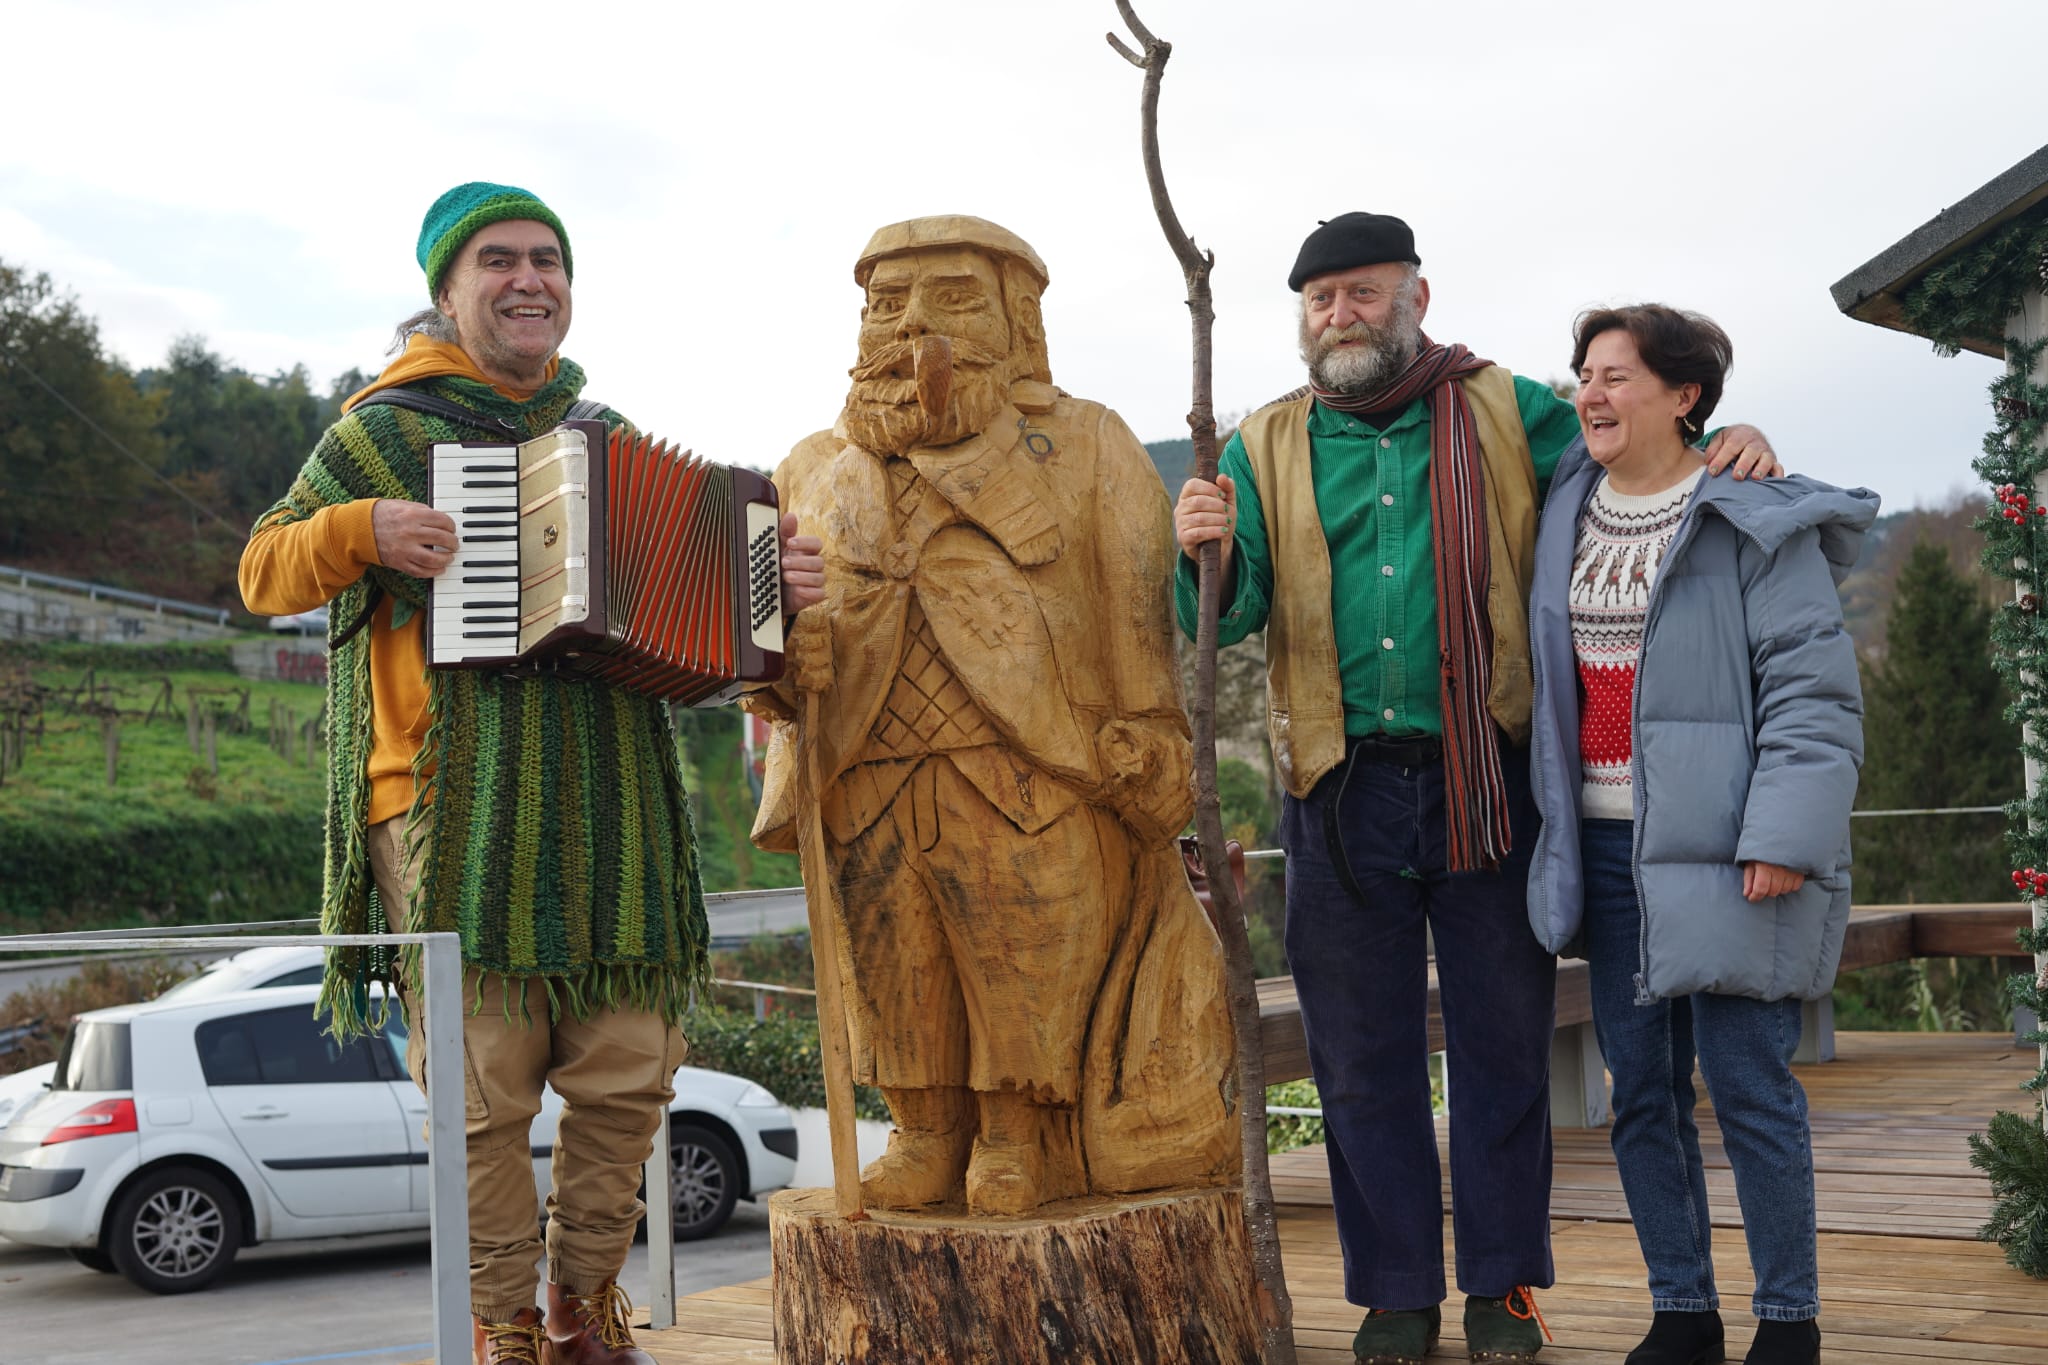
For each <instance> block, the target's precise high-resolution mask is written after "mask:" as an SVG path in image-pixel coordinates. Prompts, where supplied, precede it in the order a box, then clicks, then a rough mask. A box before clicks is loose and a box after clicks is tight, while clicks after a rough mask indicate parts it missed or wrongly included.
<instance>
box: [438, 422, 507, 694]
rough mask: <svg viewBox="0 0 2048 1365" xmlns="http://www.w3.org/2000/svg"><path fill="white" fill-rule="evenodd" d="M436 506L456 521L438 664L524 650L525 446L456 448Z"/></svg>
mask: <svg viewBox="0 0 2048 1365" xmlns="http://www.w3.org/2000/svg"><path fill="white" fill-rule="evenodd" d="M443 449H445V450H446V451H447V452H448V455H449V457H450V458H436V459H435V461H434V492H433V504H434V506H435V507H437V508H439V509H440V510H441V511H443V512H446V513H447V514H448V515H449V516H450V517H453V518H454V519H455V558H454V559H453V560H452V561H451V562H450V563H449V565H448V568H447V569H446V570H445V571H444V572H443V573H442V574H441V576H440V577H439V578H438V579H436V580H435V581H434V619H433V628H434V632H433V639H432V641H431V642H430V650H431V652H430V654H429V657H430V658H431V659H432V660H433V661H434V662H435V663H442V664H451V663H461V662H463V661H464V660H465V659H472V658H491V657H495V656H499V655H507V654H516V653H517V652H518V650H519V447H517V446H509V445H508V446H475V445H471V446H449V447H444V448H443Z"/></svg>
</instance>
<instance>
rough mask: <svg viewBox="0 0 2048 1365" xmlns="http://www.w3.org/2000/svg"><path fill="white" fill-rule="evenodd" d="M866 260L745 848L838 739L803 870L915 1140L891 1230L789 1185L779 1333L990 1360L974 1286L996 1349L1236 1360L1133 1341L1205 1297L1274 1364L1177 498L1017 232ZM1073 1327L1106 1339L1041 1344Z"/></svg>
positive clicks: (900, 1170)
mask: <svg viewBox="0 0 2048 1365" xmlns="http://www.w3.org/2000/svg"><path fill="white" fill-rule="evenodd" d="M854 274H855V279H856V280H857V281H858V282H859V283H860V284H861V285H862V287H863V288H864V289H865V291H866V306H865V308H864V309H863V311H862V314H861V319H862V324H861V334H860V350H859V359H858V363H857V364H856V365H855V366H854V368H853V370H852V371H851V373H852V376H853V387H852V390H851V392H850V393H849V395H848V398H847V402H846V406H845V409H844V411H843V412H842V413H841V416H840V419H839V422H838V424H837V425H836V426H835V427H834V428H833V429H832V430H830V431H825V432H819V433H817V434H816V435H813V436H811V437H809V438H808V439H806V440H804V441H802V442H800V443H799V444H798V445H797V446H796V448H795V449H794V450H793V451H792V452H791V454H790V456H789V458H788V459H787V460H785V461H784V462H783V464H782V467H781V468H780V469H779V470H778V471H777V472H776V476H775V481H776V484H777V486H778V488H779V489H780V491H781V495H782V499H783V506H784V507H785V508H786V509H788V510H790V511H793V512H794V513H795V514H796V516H797V518H798V522H799V524H800V526H801V527H802V529H803V530H804V531H805V532H806V533H809V534H813V535H817V536H820V537H821V538H822V539H823V541H824V555H825V560H826V566H827V599H826V601H825V602H824V603H822V604H820V605H819V606H817V607H813V608H811V609H809V610H807V611H805V612H803V613H802V614H801V615H800V616H798V617H797V618H796V620H795V622H794V623H793V626H792V630H791V632H790V636H789V642H788V647H787V657H788V660H789V664H790V669H789V673H788V674H787V676H786V677H785V678H784V680H783V682H782V683H780V684H778V685H777V687H776V688H775V689H774V690H772V691H770V692H765V693H761V694H757V695H756V697H755V698H754V699H753V701H752V702H751V705H753V706H754V707H755V708H756V709H757V710H761V711H764V712H766V713H767V714H769V715H771V716H773V717H774V718H775V719H776V721H777V724H776V726H775V734H774V738H773V740H772V742H771V745H770V748H769V753H768V779H767V789H766V793H765V796H764V799H763V803H762V811H761V816H760V819H759V821H758V823H757V824H756V827H755V839H756V841H757V842H758V843H760V844H761V845H762V846H763V847H767V848H784V849H787V848H793V847H795V846H796V845H797V842H798V835H799V831H800V829H801V827H802V825H803V823H804V821H803V819H802V818H800V817H802V816H806V815H811V814H812V812H809V811H801V810H799V806H800V804H801V803H802V799H803V788H804V787H805V786H807V785H808V784H807V783H806V782H803V781H801V780H799V773H800V769H804V768H810V765H812V764H815V767H814V768H810V770H811V771H814V772H815V773H816V774H817V775H818V776H817V782H818V790H819V793H820V795H819V798H818V801H817V809H816V811H815V818H816V819H817V821H818V822H819V824H820V825H821V826H822V831H823V838H822V841H821V842H822V844H823V853H822V858H819V857H816V856H812V857H807V860H806V867H805V876H806V878H807V879H811V878H814V877H816V876H818V875H820V872H821V871H822V873H823V875H825V876H826V877H828V878H829V879H830V882H831V888H830V889H831V890H832V892H833V893H834V894H833V895H832V896H831V897H829V898H827V899H823V900H821V901H820V904H821V906H825V907H827V908H828V910H829V913H830V914H831V916H832V922H831V924H830V926H829V927H830V932H831V937H832V938H833V939H834V940H835V941H836V948H835V950H834V951H835V953H836V963H837V966H838V967H839V969H840V970H839V973H838V975H839V978H840V980H841V982H842V983H843V987H844V996H845V1003H846V1013H847V1023H848V1025H849V1031H850V1036H851V1055H852V1063H853V1066H852V1069H853V1072H854V1074H855V1076H856V1078H857V1079H859V1080H861V1081H865V1082H868V1083H871V1084H875V1085H878V1086H880V1087H881V1088H882V1091H883V1094H884V1095H885V1097H886V1098H887V1100H888V1102H889V1107H890V1111H891V1114H892V1117H893V1118H894V1121H895V1128H894V1132H893V1133H892V1135H891V1138H890V1143H889V1148H888V1151H887V1153H886V1154H885V1155H884V1156H883V1157H881V1158H880V1159H879V1160H878V1161H876V1162H875V1163H874V1164H872V1165H871V1166H869V1167H868V1169H867V1170H866V1171H865V1172H863V1173H862V1178H861V1186H860V1194H861V1203H863V1204H864V1205H865V1206H866V1208H867V1209H868V1211H869V1212H870V1213H871V1214H872V1215H873V1219H872V1221H869V1222H861V1223H850V1222H846V1221H844V1220H843V1219H837V1218H834V1217H833V1212H832V1205H831V1202H830V1201H829V1200H823V1199H821V1198H820V1197H819V1196H812V1195H802V1194H798V1195H785V1196H779V1197H778V1200H777V1202H776V1204H775V1207H774V1213H775V1223H776V1227H775V1234H774V1236H775V1244H776V1270H777V1291H776V1298H777V1315H778V1324H779V1340H780V1339H781V1337H782V1336H783V1335H787V1336H790V1337H791V1338H795V1337H797V1336H802V1337H804V1338H805V1339H806V1341H807V1343H808V1344H800V1343H798V1342H797V1341H796V1340H794V1339H792V1340H791V1342H790V1345H789V1349H788V1351H787V1352H786V1353H785V1352H784V1351H783V1348H782V1347H780V1346H779V1347H778V1353H779V1358H781V1359H784V1360H790V1361H795V1360H809V1359H825V1358H830V1359H842V1358H843V1359H849V1360H855V1359H867V1358H870V1356H868V1355H864V1354H858V1353H855V1352H854V1351H853V1350H852V1348H851V1346H850V1345H849V1343H851V1342H853V1341H855V1339H856V1338H857V1339H858V1340H859V1341H862V1342H866V1343H868V1344H867V1345H866V1346H864V1347H862V1348H861V1349H862V1350H864V1351H872V1353H873V1354H872V1358H873V1359H876V1360H883V1359H887V1360H891V1361H914V1360H920V1359H927V1358H929V1359H932V1360H968V1359H979V1358H981V1357H979V1356H977V1355H973V1354H971V1353H970V1354H963V1353H961V1352H962V1351H963V1349H964V1345H963V1343H961V1342H959V1341H954V1342H953V1344H952V1345H951V1346H950V1347H949V1346H948V1345H947V1340H948V1334H949V1333H950V1334H953V1335H956V1336H957V1334H958V1333H959V1332H960V1330H961V1322H962V1315H963V1312H966V1311H967V1310H968V1309H969V1308H971V1309H972V1310H973V1313H978V1314H982V1315H983V1316H981V1317H979V1318H977V1319H976V1321H977V1323H978V1326H977V1327H976V1328H974V1329H973V1330H974V1331H976V1332H978V1333H982V1334H984V1335H983V1336H982V1337H981V1339H980V1340H981V1344H982V1345H986V1344H987V1342H988V1341H989V1340H991V1339H993V1338H994V1337H1001V1336H1002V1335H1003V1333H1004V1331H1006V1330H1008V1328H1005V1327H1003V1326H1001V1325H999V1324H1002V1323H1008V1324H1009V1327H1011V1328H1014V1329H1015V1330H1016V1331H1018V1332H1021V1333H1023V1336H1022V1337H1021V1338H1019V1340H1018V1342H1017V1343H1016V1344H1015V1346H1014V1347H1013V1348H1006V1349H1009V1350H1010V1353H1008V1354H1006V1353H1004V1351H996V1353H995V1354H993V1355H991V1356H990V1357H989V1358H990V1359H1000V1360H1004V1361H1006V1362H1007V1361H1012V1360H1016V1361H1028V1360H1036V1359H1041V1358H1043V1359H1059V1360H1087V1359H1096V1358H1101V1359H1105V1360H1110V1359H1139V1358H1157V1359H1159V1360H1162V1361H1174V1360H1182V1359H1189V1360H1194V1359H1209V1358H1212V1356H1210V1355H1204V1354H1201V1353H1200V1352H1197V1353H1196V1354H1193V1355H1188V1354H1176V1353H1174V1352H1172V1351H1169V1352H1168V1353H1167V1354H1163V1355H1158V1356H1156V1357H1154V1356H1150V1355H1147V1354H1146V1351H1145V1350H1143V1349H1140V1348H1139V1347H1138V1346H1136V1345H1134V1344H1133V1343H1134V1342H1135V1341H1136V1340H1137V1338H1127V1337H1125V1336H1121V1335H1118V1334H1119V1333H1122V1332H1127V1331H1136V1332H1138V1333H1139V1334H1140V1336H1142V1335H1143V1334H1144V1333H1145V1332H1146V1331H1148V1330H1150V1329H1149V1328H1148V1327H1147V1326H1146V1325H1145V1324H1143V1323H1132V1322H1131V1321H1129V1319H1131V1318H1132V1316H1133V1315H1132V1313H1131V1312H1130V1311H1129V1310H1130V1308H1131V1307H1132V1306H1133V1305H1135V1304H1137V1303H1139V1302H1140V1301H1150V1300H1151V1299H1153V1298H1157V1299H1159V1300H1160V1304H1161V1308H1162V1311H1164V1310H1165V1307H1166V1305H1167V1304H1169V1303H1170V1302H1172V1301H1174V1300H1176V1299H1180V1298H1182V1296H1185V1295H1195V1296H1199V1297H1200V1298H1201V1299H1203V1300H1204V1302H1205V1303H1209V1302H1214V1303H1215V1304H1216V1305H1217V1307H1216V1309H1215V1313H1216V1316H1217V1318H1218V1322H1217V1324H1216V1325H1215V1326H1214V1328H1213V1330H1211V1329H1205V1331H1206V1335H1205V1336H1204V1340H1207V1341H1209V1342H1210V1345H1209V1346H1207V1347H1204V1348H1203V1349H1204V1350H1211V1351H1214V1352H1216V1353H1217V1354H1215V1355H1214V1356H1213V1358H1216V1359H1222V1360H1236V1359H1241V1358H1243V1357H1244V1351H1243V1349H1241V1348H1242V1347H1243V1346H1244V1344H1245V1343H1247V1342H1248V1343H1251V1346H1250V1350H1251V1351H1252V1352H1253V1353H1254V1354H1255V1353H1256V1341H1257V1328H1256V1325H1255V1323H1254V1322H1253V1315H1252V1312H1251V1309H1250V1308H1249V1306H1248V1302H1247V1301H1246V1295H1245V1294H1244V1293H1241V1292H1239V1290H1240V1286H1248V1285H1249V1283H1250V1281H1251V1275H1250V1270H1249V1261H1248V1252H1247V1250H1246V1248H1245V1243H1244V1235H1243V1226H1242V1220H1241V1218H1240V1217H1239V1216H1238V1214H1237V1210H1236V1208H1235V1200H1234V1197H1233V1195H1232V1194H1231V1192H1230V1191H1228V1190H1227V1189H1224V1188H1219V1187H1225V1186H1228V1185H1229V1184H1230V1183H1231V1182H1232V1181H1233V1180H1234V1179H1235V1177H1236V1173H1237V1167H1238V1150H1237V1135H1236V1102H1237V1096H1236V1094H1235V1081H1234V1077H1235V1070H1234V1056H1233V1049H1232V1044H1231V1034H1230V1021H1229V1018H1228V1016H1227V1013H1226V1009H1225V1004H1224V970H1223V961H1222V953H1221V949H1220V947H1219V945H1218V942H1217V938H1216V934H1215V931H1214V930H1213V928H1212V927H1211V926H1210V924H1209V922H1208V920H1207V918H1206V917H1205V915H1204V914H1203V911H1202V909H1201V907H1200V906H1199V905H1198V904H1197V903H1196V901H1195V898H1194V895H1193V893H1192V891H1191V890H1190V889H1189V886H1188V881H1187V877H1186V874H1185V872H1184V871H1183V868H1182V865H1181V860H1180V854H1179V850H1178V847H1177V845H1176V843H1175V836H1176V835H1177V834H1178V833H1179V832H1180V830H1181V829H1182V828H1183V827H1184V826H1185V824H1186V822H1187V820H1188V817H1189V813H1190V811H1191V809H1192V800H1193V798H1192V792H1191V787H1190V772H1191V763H1192V754H1191V748H1190V743H1189V735H1188V723H1187V718H1186V714H1185V712H1184V711H1183V709H1182V706H1181V699H1180V695H1179V683H1178V678H1177V674H1176V671H1175V668H1174V655H1173V635H1172V620H1171V615H1170V610H1171V604H1170V601H1169V597H1168V592H1169V588H1170V582H1171V578H1170V574H1171V569H1172V564H1173V559H1172V556H1173V554H1174V546H1173V541H1172V535H1171V519H1170V509H1169V505H1168V502H1167V499H1166V493H1165V490H1164V488H1163V487H1162V486H1161V484H1160V481H1159V476H1158V474H1157V473H1156V471H1155V470H1154V468H1153V465H1152V463H1151V460H1150V458H1149V457H1148V456H1147V455H1146V453H1145V450H1144V448H1143V447H1142V446H1141V445H1140V444H1139V443H1138V441H1137V440H1136V439H1135V438H1134V437H1133V436H1132V435H1131V433H1130V431H1129V430H1128V429H1127V428H1126V427H1125V426H1124V424H1123V422H1122V421H1121V419H1119V418H1118V417H1117V416H1116V414H1115V413H1113V412H1111V411H1109V410H1108V409H1107V408H1104V407H1102V406H1101V405H1099V404H1096V403H1090V402H1086V401H1083V400H1080V399H1076V398H1072V397H1070V396H1068V395H1067V394H1065V393H1063V392H1061V391H1060V390H1058V389H1057V388H1055V387H1053V385H1052V382H1051V372H1050V369H1049V367H1048V363H1047V358H1046V345H1045V331H1044V325H1043V322H1042V319H1041V315H1040V312H1039V296H1040V294H1041V292H1042V291H1043V290H1044V288H1045V286H1046V282H1047V276H1046V270H1045V266H1044V265H1043V263H1042V262H1041V261H1040V260H1039V258H1038V256H1037V254H1036V253H1035V252H1034V251H1032V249H1031V248H1030V247H1029V246H1028V245H1026V244H1025V243H1024V242H1023V241H1022V240H1021V239H1019V238H1018V237H1016V236H1015V235H1014V234H1012V233H1010V232H1008V231H1007V230H1005V229H1003V228H1001V227H998V226H997V225H995V224H993V223H989V222H986V221H984V220H982V219H979V218H971V217H962V216H945V217H937V218H921V219H915V220H912V221H910V222H906V223H898V224H894V225H892V226H889V227H885V228H883V229H881V230H880V231H879V232H877V233H876V234H875V235H874V237H873V239H872V240H871V241H870V242H869V243H868V246H867V249H866V250H865V251H864V252H862V254H861V257H860V260H859V262H858V263H857V265H856V267H855V272H854ZM813 717H815V719H813ZM821 861H822V862H823V864H824V867H823V868H822V869H820V868H819V867H818V866H817V864H818V863H819V862H821ZM1162 1192H1163V1193H1162ZM1017 1220H1022V1221H1017ZM942 1246H943V1247H944V1248H946V1249H947V1251H948V1254H947V1255H943V1256H938V1257H933V1256H931V1255H928V1254H927V1253H931V1252H934V1251H937V1250H939V1249H941V1247H942ZM1147 1248H1149V1249H1150V1250H1147ZM1177 1248H1178V1249H1177ZM1133 1256H1136V1258H1137V1259H1136V1260H1133V1259H1132V1258H1133ZM905 1258H909V1259H905ZM911 1264H917V1265H921V1266H924V1267H926V1269H925V1270H924V1271H922V1272H920V1273H919V1274H917V1275H914V1276H910V1277H909V1279H908V1280H906V1267H907V1266H909V1265H911ZM940 1267H943V1268H944V1273H943V1275H942V1274H941V1273H940ZM1226 1269H1228V1273H1226ZM947 1277H952V1278H953V1279H958V1280H959V1281H960V1282H959V1283H957V1284H956V1283H950V1282H947V1283H941V1281H942V1280H946V1279H947ZM1190 1277H1196V1278H1190ZM911 1280H914V1281H916V1283H915V1284H914V1285H913V1284H911V1283H910V1282H909V1281H911ZM1056 1283H1061V1284H1064V1285H1065V1286H1066V1288H1065V1289H1064V1290H1057V1289H1056V1288H1055V1287H1054V1286H1055V1284H1056ZM859 1285H866V1286H868V1288H867V1289H861V1288H857V1287H855V1288H850V1286H859ZM820 1296H823V1297H822V1298H821V1297H820ZM1055 1302H1057V1305H1058V1306H1057V1308H1056V1310H1055V1311H1056V1312H1057V1313H1059V1314H1060V1315H1062V1321H1063V1322H1065V1323H1066V1326H1065V1327H1064V1328H1062V1329H1060V1330H1059V1331H1054V1330H1053V1329H1051V1328H1048V1327H1046V1326H1045V1321H1044V1318H1043V1314H1042V1312H1041V1309H1042V1308H1043V1307H1044V1305H1046V1304H1050V1303H1055ZM919 1303H925V1304H926V1305H927V1307H926V1309H925V1310H924V1311H923V1312H920V1310H919V1308H918V1307H917V1305H918V1304H919ZM1185 1307H1186V1305H1185V1303H1184V1302H1183V1303H1182V1308H1183V1309H1185ZM1095 1312H1101V1313H1106V1314H1107V1315H1108V1316H1107V1319H1105V1320H1103V1321H1095V1320H1092V1319H1090V1318H1089V1317H1088V1316H1087V1315H1088V1314H1090V1313H1095ZM1077 1314H1078V1315H1080V1316H1078V1317H1077V1316H1076V1315H1077ZM970 1315H971V1314H970ZM1012 1319H1014V1321H1012ZM1033 1324H1036V1325H1035V1326H1034V1325H1033ZM1184 1326H1185V1323H1182V1322H1180V1321H1178V1320H1177V1319H1175V1318H1172V1317H1171V1316H1169V1318H1168V1319H1162V1330H1163V1331H1165V1332H1166V1334H1167V1335H1170V1336H1172V1337H1174V1339H1175V1340H1179V1339H1180V1337H1181V1336H1182V1335H1183V1331H1182V1329H1183V1327H1184ZM856 1329H857V1330H856ZM1048 1331H1051V1332H1052V1334H1053V1335H1054V1336H1059V1335H1061V1332H1065V1333H1066V1334H1067V1336H1068V1337H1069V1338H1072V1339H1085V1340H1090V1341H1099V1342H1100V1343H1102V1345H1101V1350H1102V1351H1104V1352H1107V1354H1102V1355H1100V1356H1098V1355H1096V1354H1092V1353H1089V1352H1083V1353H1081V1354H1071V1353H1069V1354H1057V1353H1054V1354H1050V1355H1042V1356H1041V1355H1038V1354H1017V1353H1015V1352H1016V1351H1019V1350H1026V1349H1030V1350H1043V1349H1044V1341H1045V1340H1046V1334H1047V1332H1048ZM819 1333H826V1334H828V1335H830V1336H831V1337H832V1341H831V1343H830V1349H829V1350H826V1351H825V1352H824V1354H816V1353H815V1349H814V1348H817V1346H818V1343H817V1341H816V1340H815V1338H816V1337H817V1336H818V1334H819ZM988 1334H993V1336H990V1335H988ZM1091 1334H1093V1335H1091ZM1034 1341H1035V1342H1037V1343H1038V1345H1037V1346H1032V1345H1031V1343H1032V1342H1034ZM1069 1345H1070V1346H1071V1340H1070V1341H1069ZM977 1349H979V1348H978V1347H977ZM1148 1349H1149V1348H1148ZM1126 1350H1129V1351H1133V1352H1136V1353H1135V1354H1128V1355H1125V1354H1119V1352H1123V1351H1126ZM949 1351H950V1354H949ZM920 1352H929V1354H921V1353H920Z"/></svg>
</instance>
